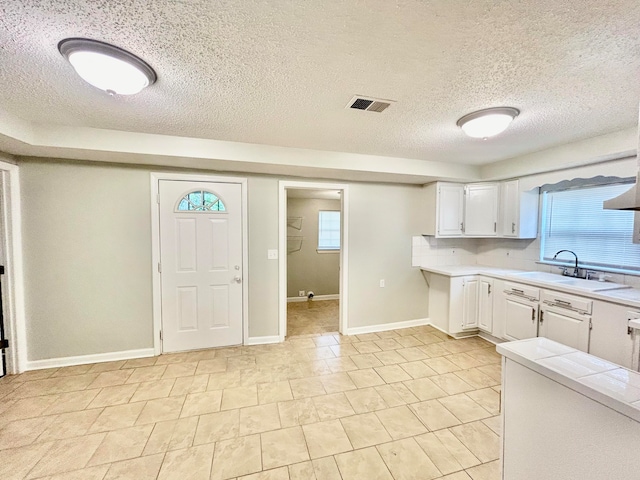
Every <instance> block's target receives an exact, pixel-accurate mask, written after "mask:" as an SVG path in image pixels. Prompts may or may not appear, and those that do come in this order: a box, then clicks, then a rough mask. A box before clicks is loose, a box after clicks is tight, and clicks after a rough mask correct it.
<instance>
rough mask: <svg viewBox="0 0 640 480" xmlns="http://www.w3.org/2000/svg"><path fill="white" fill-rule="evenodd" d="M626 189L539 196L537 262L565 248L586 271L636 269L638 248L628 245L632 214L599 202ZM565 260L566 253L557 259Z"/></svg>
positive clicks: (639, 262) (615, 187)
mask: <svg viewBox="0 0 640 480" xmlns="http://www.w3.org/2000/svg"><path fill="white" fill-rule="evenodd" d="M629 188H630V185H629V184H613V185H605V186H595V187H583V188H577V189H573V190H563V191H554V192H545V193H543V197H542V233H541V245H540V257H541V260H543V261H544V260H547V261H548V260H552V259H553V256H554V255H555V253H556V252H557V251H558V250H563V249H567V250H573V251H574V252H575V253H576V254H577V255H578V258H579V260H580V265H581V266H583V267H586V268H589V267H592V268H594V269H597V268H598V267H600V268H603V267H612V268H616V269H622V270H640V245H635V244H633V243H632V232H633V216H634V212H629V211H622V210H603V208H602V202H603V201H605V200H609V199H610V198H613V197H616V196H618V195H620V194H621V193H623V192H625V191H627V190H628V189H629ZM564 255H567V256H564ZM565 259H566V260H567V263H569V264H571V263H572V262H573V260H572V259H573V257H572V256H571V255H569V254H560V256H559V258H558V259H557V260H565Z"/></svg>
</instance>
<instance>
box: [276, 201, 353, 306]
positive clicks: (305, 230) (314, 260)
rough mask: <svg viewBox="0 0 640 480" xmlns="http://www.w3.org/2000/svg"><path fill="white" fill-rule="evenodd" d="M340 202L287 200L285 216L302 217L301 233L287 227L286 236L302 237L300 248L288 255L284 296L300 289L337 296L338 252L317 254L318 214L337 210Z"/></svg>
mask: <svg viewBox="0 0 640 480" xmlns="http://www.w3.org/2000/svg"><path fill="white" fill-rule="evenodd" d="M340 203H341V202H340V200H325V199H319V198H289V199H287V216H288V217H300V218H302V230H297V229H295V228H293V227H288V228H287V235H291V236H296V237H303V238H302V246H301V249H300V250H299V251H297V252H293V253H291V254H288V255H287V296H288V297H297V296H298V292H299V291H300V290H304V291H305V292H308V291H310V290H311V291H313V293H314V294H315V295H336V294H338V293H340V253H339V252H324V253H318V212H319V211H320V210H338V211H339V210H340Z"/></svg>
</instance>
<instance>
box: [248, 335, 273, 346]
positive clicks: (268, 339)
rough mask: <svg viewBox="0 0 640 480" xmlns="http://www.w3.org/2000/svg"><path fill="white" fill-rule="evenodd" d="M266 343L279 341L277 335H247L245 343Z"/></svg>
mask: <svg viewBox="0 0 640 480" xmlns="http://www.w3.org/2000/svg"><path fill="white" fill-rule="evenodd" d="M267 343H280V336H279V335H271V336H267V337H249V338H247V341H246V342H245V345H265V344H267Z"/></svg>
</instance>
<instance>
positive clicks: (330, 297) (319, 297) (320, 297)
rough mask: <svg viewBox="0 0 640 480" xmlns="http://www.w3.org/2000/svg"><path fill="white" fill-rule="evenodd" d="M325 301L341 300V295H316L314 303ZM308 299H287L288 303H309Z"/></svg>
mask: <svg viewBox="0 0 640 480" xmlns="http://www.w3.org/2000/svg"><path fill="white" fill-rule="evenodd" d="M323 300H340V294H339V293H338V294H335V295H314V296H313V300H312V302H322V301H323ZM307 301H308V299H307V297H287V303H298V302H307Z"/></svg>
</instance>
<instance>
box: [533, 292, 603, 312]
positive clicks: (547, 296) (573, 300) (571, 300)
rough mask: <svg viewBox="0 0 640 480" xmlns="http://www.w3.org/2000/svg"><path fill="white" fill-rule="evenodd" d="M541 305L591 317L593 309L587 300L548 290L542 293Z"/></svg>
mask: <svg viewBox="0 0 640 480" xmlns="http://www.w3.org/2000/svg"><path fill="white" fill-rule="evenodd" d="M542 303H544V304H546V305H553V306H557V307H560V308H566V309H568V310H574V311H576V312H580V313H585V314H588V315H591V311H592V308H593V300H589V299H587V298H583V297H576V296H574V295H568V294H566V293H560V292H553V291H550V290H543V291H542Z"/></svg>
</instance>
